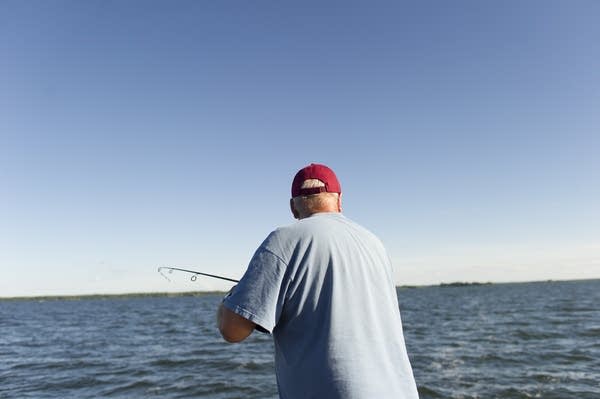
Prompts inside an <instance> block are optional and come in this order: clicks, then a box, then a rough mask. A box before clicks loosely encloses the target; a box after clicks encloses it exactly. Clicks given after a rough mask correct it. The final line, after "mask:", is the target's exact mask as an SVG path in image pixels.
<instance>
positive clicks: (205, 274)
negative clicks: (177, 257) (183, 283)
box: [158, 266, 239, 283]
mask: <svg viewBox="0 0 600 399" xmlns="http://www.w3.org/2000/svg"><path fill="white" fill-rule="evenodd" d="M163 270H168V273H169V274H171V273H173V270H178V271H180V272H186V273H192V274H193V276H192V277H191V278H190V280H192V281H196V278H198V276H206V277H212V278H218V279H221V280H227V281H231V282H233V283H239V280H234V279H232V278H229V277H223V276H217V275H216V274H208V273H202V272H198V271H196V270H188V269H181V268H179V267H169V266H161V267H159V268H158V272H159V273H160V274H161V276H163V277H164V278H166V279H167V280H169V281H171V279H170V278H168V277H167V276H166V275H165V274H164V273H163V272H162V271H163Z"/></svg>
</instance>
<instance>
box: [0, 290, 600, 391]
mask: <svg viewBox="0 0 600 399" xmlns="http://www.w3.org/2000/svg"><path fill="white" fill-rule="evenodd" d="M398 295H399V299H400V307H401V311H402V317H403V322H404V328H405V338H406V344H407V348H408V351H409V355H410V358H411V362H412V365H413V369H414V373H415V378H416V380H417V384H418V386H419V392H420V396H421V398H423V399H427V398H544V399H548V398H561V399H562V398H577V399H585V398H595V399H598V398H600V280H591V281H577V282H576V281H572V282H544V283H527V284H498V285H482V286H465V287H425V288H415V289H399V290H398ZM220 299H221V297H220V296H217V295H206V296H198V297H192V296H187V297H174V298H169V297H139V298H108V299H79V300H46V301H38V300H18V301H0V398H148V397H160V398H211V399H217V398H276V397H277V387H276V383H275V376H274V367H273V344H272V341H271V339H270V338H269V336H267V335H264V334H257V333H255V334H253V335H252V336H251V337H250V338H249V339H248V341H246V342H245V343H243V344H237V345H232V344H227V343H225V342H223V341H222V340H221V338H220V336H219V334H218V332H217V331H216V328H215V321H214V319H215V309H216V307H217V304H218V303H219V301H220ZM374 399H375V398H374Z"/></svg>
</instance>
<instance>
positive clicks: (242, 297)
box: [223, 246, 287, 333]
mask: <svg viewBox="0 0 600 399" xmlns="http://www.w3.org/2000/svg"><path fill="white" fill-rule="evenodd" d="M286 269H287V265H286V264H285V263H284V262H283V260H282V259H281V258H279V257H278V256H277V255H275V254H274V253H273V252H271V251H270V250H268V249H266V248H265V247H264V246H261V247H260V248H258V250H257V251H256V253H255V254H254V256H253V257H252V260H251V261H250V264H249V266H248V269H247V270H246V273H245V274H244V276H243V277H242V279H241V280H240V282H239V283H238V285H237V286H235V288H234V289H233V290H232V292H231V293H230V295H228V296H227V297H226V298H225V299H224V300H223V305H224V306H225V307H226V308H228V309H229V310H231V311H233V312H235V313H237V314H239V315H240V316H242V317H243V318H245V319H248V320H250V321H251V322H253V323H255V324H257V325H258V326H260V327H262V328H263V329H264V330H266V331H267V332H269V333H271V332H273V328H275V325H276V324H277V321H278V320H279V316H280V315H281V310H282V308H283V303H284V300H285V292H286V287H287V284H286V283H285V274H286Z"/></svg>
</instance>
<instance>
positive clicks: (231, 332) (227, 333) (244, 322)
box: [217, 304, 256, 343]
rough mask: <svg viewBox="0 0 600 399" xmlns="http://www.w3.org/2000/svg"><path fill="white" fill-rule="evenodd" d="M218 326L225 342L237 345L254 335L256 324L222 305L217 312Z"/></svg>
mask: <svg viewBox="0 0 600 399" xmlns="http://www.w3.org/2000/svg"><path fill="white" fill-rule="evenodd" d="M217 326H218V327H219V331H220V332H221V335H222V336H223V338H224V339H225V341H227V342H231V343H235V342H241V341H243V340H245V339H246V338H247V337H248V336H249V335H250V334H252V331H254V328H255V327H256V324H254V323H253V322H251V321H250V320H248V319H244V318H243V317H242V316H240V315H239V314H237V313H235V312H232V311H231V310H229V309H227V308H226V307H225V306H223V304H221V306H219V310H217Z"/></svg>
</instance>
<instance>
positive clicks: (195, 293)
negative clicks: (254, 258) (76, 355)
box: [0, 279, 598, 301]
mask: <svg viewBox="0 0 600 399" xmlns="http://www.w3.org/2000/svg"><path fill="white" fill-rule="evenodd" d="M594 280H598V279H575V280H536V281H516V282H501V283H492V282H490V281H487V282H477V281H472V282H466V281H455V282H452V283H440V284H431V285H399V286H396V288H399V289H418V288H428V287H441V288H455V287H467V286H484V285H501V284H530V283H554V282H565V281H594ZM223 294H225V291H184V292H134V293H123V294H85V295H40V296H16V297H0V301H31V300H34V301H46V300H50V301H52V300H73V301H76V300H79V299H119V298H123V299H126V298H150V297H172V298H176V297H185V296H195V297H200V296H206V295H223Z"/></svg>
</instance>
